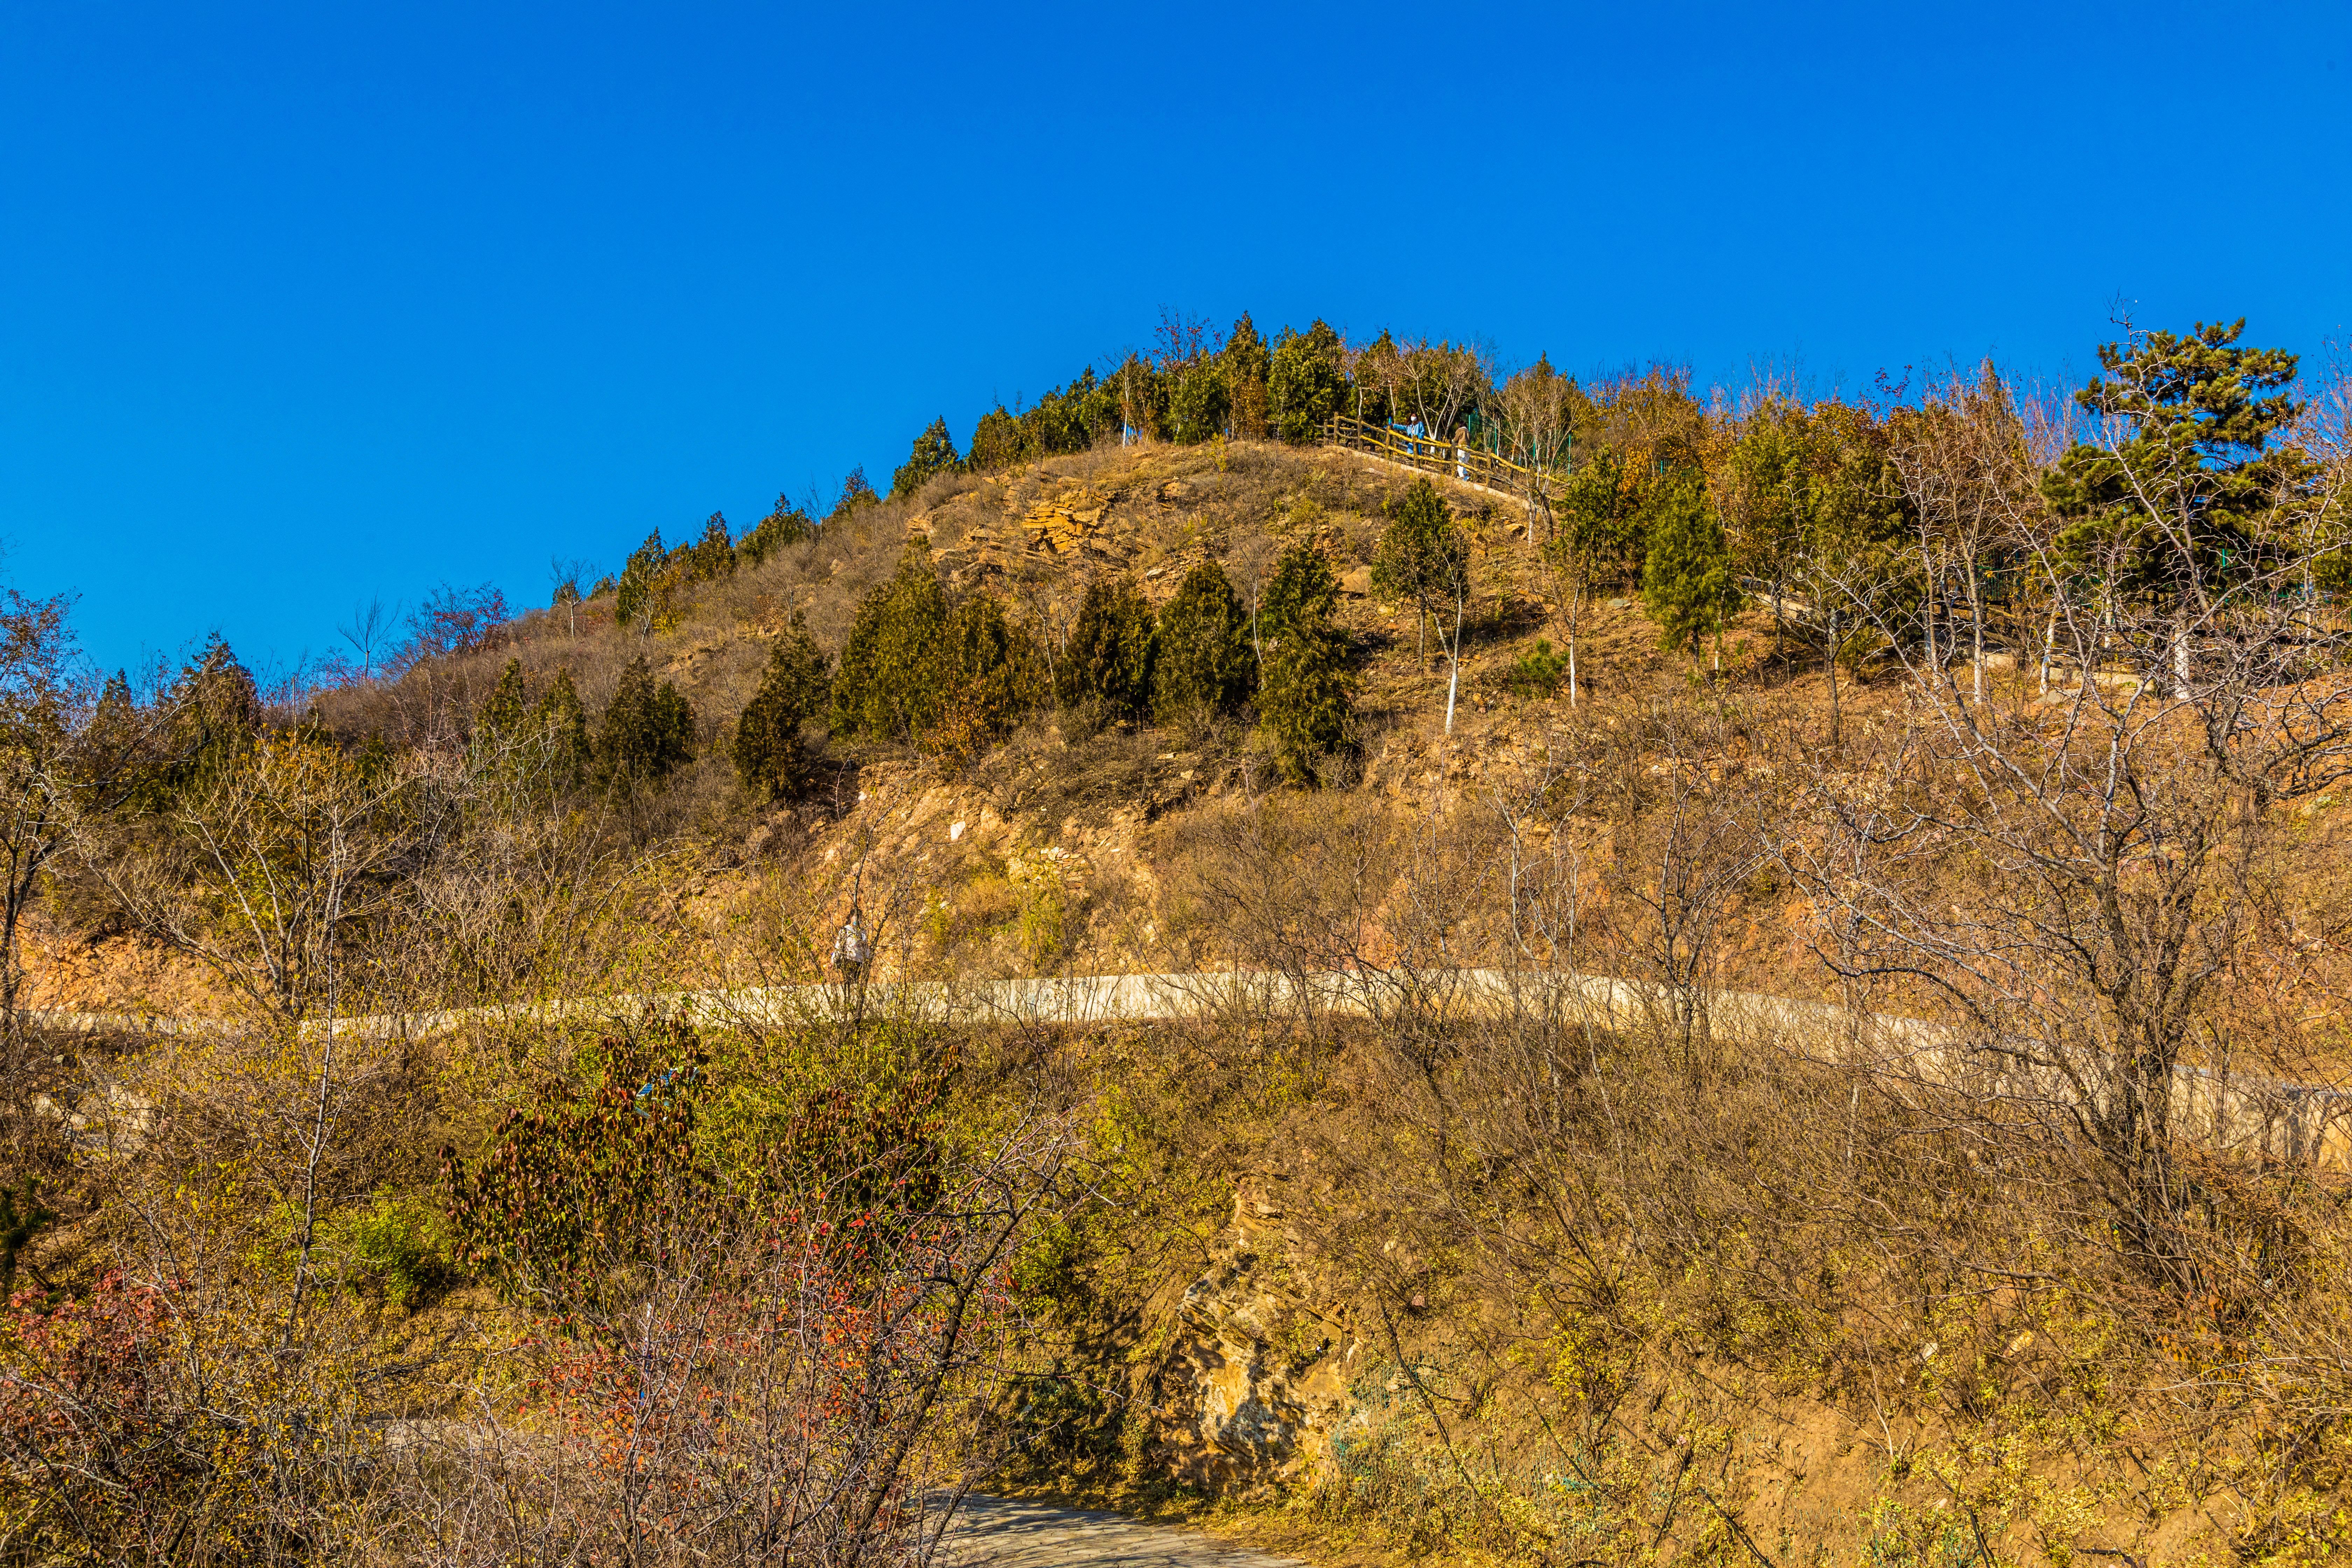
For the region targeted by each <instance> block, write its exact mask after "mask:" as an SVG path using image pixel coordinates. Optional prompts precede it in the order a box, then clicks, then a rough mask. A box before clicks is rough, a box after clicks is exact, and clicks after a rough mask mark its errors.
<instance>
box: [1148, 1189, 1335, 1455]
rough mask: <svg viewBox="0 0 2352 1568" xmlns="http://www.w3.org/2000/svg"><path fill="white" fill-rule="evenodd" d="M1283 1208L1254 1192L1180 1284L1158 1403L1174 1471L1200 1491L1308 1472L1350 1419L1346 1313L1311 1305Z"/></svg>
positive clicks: (1164, 1446)
mask: <svg viewBox="0 0 2352 1568" xmlns="http://www.w3.org/2000/svg"><path fill="white" fill-rule="evenodd" d="M1282 1219H1283V1215H1282V1212H1281V1210H1280V1209H1278V1208H1276V1207H1275V1206H1274V1205H1272V1204H1271V1203H1270V1202H1268V1201H1267V1200H1266V1199H1265V1198H1264V1197H1263V1196H1262V1195H1258V1194H1252V1193H1250V1192H1248V1191H1247V1190H1244V1192H1242V1193H1241V1194H1237V1195H1236V1196H1235V1198H1234V1222H1233V1224H1232V1225H1231V1226H1228V1227H1227V1228H1226V1230H1225V1232H1224V1234H1223V1236H1221V1237H1219V1238H1218V1241H1217V1245H1216V1248H1215V1253H1214V1257H1215V1261H1214V1262H1213V1264H1212V1266H1211V1268H1210V1269H1209V1271H1208V1272H1207V1273H1205V1274H1203V1275H1202V1277H1201V1278H1200V1279H1196V1280H1194V1281H1193V1282H1192V1286H1191V1287H1190V1288H1189V1289H1186V1290H1185V1292H1184V1297H1183V1300H1182V1302H1181V1305H1180V1306H1179V1307H1178V1309H1177V1325H1178V1326H1177V1331H1176V1338H1175V1342H1174V1343H1173V1344H1171V1346H1170V1347H1169V1350H1168V1354H1167V1358H1166V1359H1165V1360H1164V1361H1163V1362H1162V1363H1160V1381H1159V1392H1158V1400H1157V1404H1156V1405H1155V1409H1154V1415H1155V1423H1156V1427H1157V1431H1156V1434H1155V1436H1156V1438H1157V1442H1158V1457H1159V1458H1160V1462H1161V1464H1162V1465H1163V1466H1164V1468H1166V1470H1167V1472H1168V1473H1169V1474H1170V1475H1171V1476H1174V1477H1176V1478H1177V1479H1181V1480H1184V1481H1186V1482H1189V1483H1190V1484H1192V1485H1193V1486H1196V1487H1199V1488H1201V1489H1203V1490H1206V1491H1212V1492H1219V1493H1230V1492H1234V1491H1246V1490H1248V1489H1251V1488H1252V1487H1254V1486H1257V1485H1261V1484H1264V1483H1267V1482H1272V1481H1288V1480H1292V1479H1299V1478H1302V1477H1304V1476H1306V1475H1307V1474H1308V1473H1310V1472H1311V1471H1312V1470H1313V1469H1314V1468H1316V1467H1317V1466H1318V1464H1319V1463H1321V1462H1322V1461H1323V1460H1324V1459H1325V1458H1327V1457H1328V1452H1329V1447H1330V1436H1331V1432H1332V1429H1333V1427H1334V1426H1337V1425H1338V1424H1339V1423H1340V1422H1341V1421H1342V1420H1344V1419H1345V1416H1346V1411H1347V1404H1348V1384H1347V1368H1348V1365H1349V1363H1351V1362H1352V1361H1353V1360H1354V1359H1355V1357H1356V1352H1357V1351H1358V1349H1359V1348H1360V1347H1359V1346H1358V1345H1357V1344H1356V1343H1355V1342H1353V1341H1352V1339H1351V1337H1350V1336H1349V1334H1348V1332H1347V1329H1346V1325H1345V1323H1344V1322H1343V1321H1340V1320H1339V1318H1337V1317H1334V1316H1332V1315H1330V1314H1329V1312H1328V1309H1318V1308H1316V1307H1311V1306H1310V1305H1309V1304H1308V1301H1307V1296H1306V1293H1305V1291H1304V1290H1303V1289H1302V1287H1303V1285H1304V1283H1305V1282H1304V1281H1303V1280H1302V1279H1300V1278H1299V1275H1298V1271H1297V1258H1298V1257H1299V1253H1298V1249H1297V1247H1295V1246H1294V1245H1293V1244H1292V1240H1291V1238H1290V1237H1287V1236H1286V1235H1285V1233H1284V1231H1283V1227H1282Z"/></svg>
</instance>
